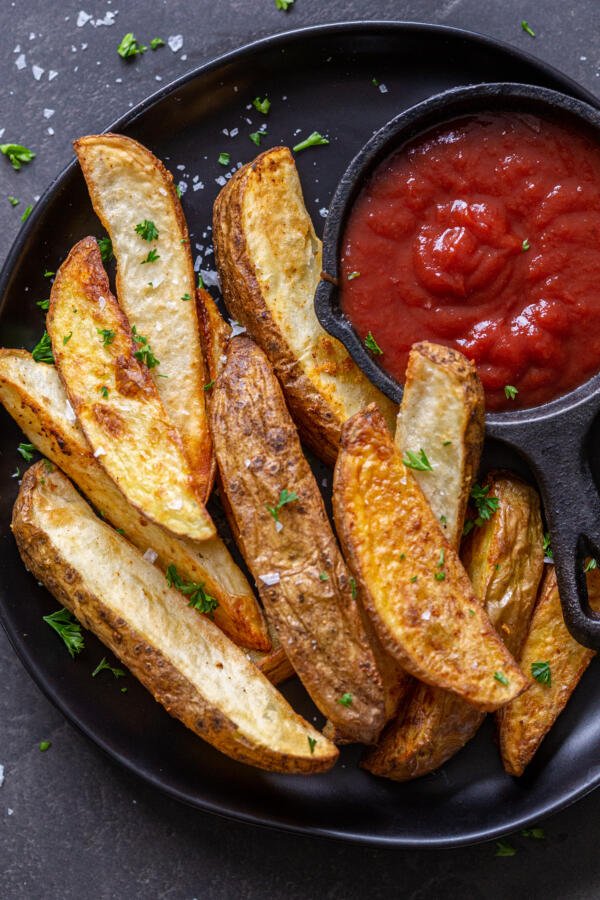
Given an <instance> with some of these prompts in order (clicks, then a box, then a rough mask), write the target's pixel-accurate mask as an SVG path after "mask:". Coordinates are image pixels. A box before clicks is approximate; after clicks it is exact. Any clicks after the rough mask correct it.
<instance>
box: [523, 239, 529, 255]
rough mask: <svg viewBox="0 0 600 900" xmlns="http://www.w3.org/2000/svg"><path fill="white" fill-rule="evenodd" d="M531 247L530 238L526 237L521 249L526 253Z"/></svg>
mask: <svg viewBox="0 0 600 900" xmlns="http://www.w3.org/2000/svg"><path fill="white" fill-rule="evenodd" d="M530 249H531V244H530V243H529V238H525V240H524V241H523V243H522V244H521V251H522V252H523V253H526V252H527V250H530Z"/></svg>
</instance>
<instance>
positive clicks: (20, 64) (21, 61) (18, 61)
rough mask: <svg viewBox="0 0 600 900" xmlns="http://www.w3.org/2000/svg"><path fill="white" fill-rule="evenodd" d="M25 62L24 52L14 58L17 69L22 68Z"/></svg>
mask: <svg viewBox="0 0 600 900" xmlns="http://www.w3.org/2000/svg"><path fill="white" fill-rule="evenodd" d="M26 65H27V63H26V62H25V54H24V53H21V55H20V56H17V58H16V59H15V66H16V67H17V69H24V68H25V66H26Z"/></svg>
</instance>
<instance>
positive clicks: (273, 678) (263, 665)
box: [248, 622, 296, 684]
mask: <svg viewBox="0 0 600 900" xmlns="http://www.w3.org/2000/svg"><path fill="white" fill-rule="evenodd" d="M267 625H268V630H269V638H270V640H271V649H270V650H269V651H267V652H266V653H263V652H261V651H259V650H250V651H249V653H248V657H249V659H251V660H252V662H253V663H254V665H255V666H258V668H259V669H260V671H261V672H262V673H263V675H266V676H267V678H268V679H269V681H270V682H271V684H281V682H282V681H286V679H288V678H292V676H294V675H295V674H296V673H295V671H294V667H293V666H292V664H291V662H290V661H289V659H288V658H287V656H286V655H285V652H284V649H283V647H282V646H281V643H280V640H279V638H278V637H277V632H276V631H275V629H274V628H273V626H272V625H271V623H270V622H269V623H267Z"/></svg>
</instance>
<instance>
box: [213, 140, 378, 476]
mask: <svg viewBox="0 0 600 900" xmlns="http://www.w3.org/2000/svg"><path fill="white" fill-rule="evenodd" d="M213 227H214V243H215V253H216V258H217V266H218V269H219V275H220V277H221V285H222V289H223V296H224V298H225V303H226V304H227V308H228V310H229V311H230V313H231V314H232V315H233V316H234V317H235V319H237V320H238V321H239V322H240V323H241V324H242V325H244V326H245V327H246V328H247V329H248V333H249V334H250V335H251V336H252V337H253V338H254V340H255V341H256V342H257V343H258V344H259V345H260V346H261V347H262V349H263V350H264V352H265V353H266V354H267V356H268V358H269V360H270V362H271V364H272V365H273V368H274V369H275V373H276V375H277V377H278V378H279V381H280V382H281V384H282V387H283V390H284V393H285V397H286V401H287V404H288V406H289V408H290V412H291V414H292V417H293V419H294V421H295V422H296V424H297V426H298V429H299V431H300V435H301V437H302V439H303V441H304V442H305V443H306V444H307V445H308V446H309V447H310V448H311V449H312V450H313V451H314V452H315V453H316V454H317V456H319V457H320V458H322V459H323V460H325V462H328V463H331V464H333V463H334V462H335V458H336V456H337V451H338V446H339V442H340V434H341V429H342V425H343V424H344V422H345V421H346V419H347V418H349V416H351V415H353V413H355V412H357V410H359V409H361V407H363V406H366V405H367V404H368V403H371V402H377V403H378V404H379V407H380V408H381V410H382V412H383V413H384V414H385V416H386V417H387V420H388V422H389V423H390V425H391V424H392V423H393V421H394V418H395V414H396V407H395V405H394V404H392V403H391V401H390V400H388V399H387V397H385V396H384V395H383V394H382V393H381V392H380V391H378V390H377V388H375V387H374V386H373V385H372V384H371V382H370V381H369V380H368V379H367V378H366V376H365V375H363V373H362V372H361V371H360V369H359V368H358V367H357V366H356V365H355V364H354V362H353V361H352V359H351V358H350V356H349V355H348V353H347V351H346V350H345V348H344V347H343V346H342V344H340V343H339V341H337V340H335V338H332V337H330V335H328V334H327V333H326V332H325V331H324V330H323V328H321V325H320V324H319V321H318V319H317V317H316V315H315V311H314V305H313V301H314V296H315V291H316V289H317V285H318V284H319V280H320V277H321V242H320V240H319V239H318V238H317V236H316V234H315V230H314V228H313V225H312V222H311V220H310V216H309V215H308V212H307V210H306V207H305V205H304V199H303V197H302V188H301V185H300V179H299V178H298V172H297V169H296V164H295V162H294V158H293V156H292V154H291V152H290V150H289V149H288V148H287V147H274V148H273V149H271V150H267V151H266V152H265V153H261V154H260V155H259V156H258V157H257V158H256V159H255V160H253V162H251V163H248V165H246V166H244V167H243V168H241V169H240V170H239V171H238V172H236V174H235V175H234V176H233V178H231V179H230V180H229V181H228V182H227V184H226V185H225V187H224V188H223V189H222V191H221V193H220V194H219V196H218V197H217V199H216V202H215V206H214V219H213Z"/></svg>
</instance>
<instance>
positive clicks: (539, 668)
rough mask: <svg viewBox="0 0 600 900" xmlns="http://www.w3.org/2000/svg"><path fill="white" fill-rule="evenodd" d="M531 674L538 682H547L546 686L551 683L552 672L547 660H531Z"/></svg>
mask: <svg viewBox="0 0 600 900" xmlns="http://www.w3.org/2000/svg"><path fill="white" fill-rule="evenodd" d="M531 674H532V676H533V678H535V680H536V681H539V683H540V684H547V685H548V687H550V685H551V684H552V672H551V670H550V663H549V662H532V663H531Z"/></svg>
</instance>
